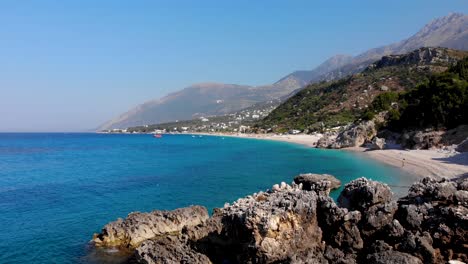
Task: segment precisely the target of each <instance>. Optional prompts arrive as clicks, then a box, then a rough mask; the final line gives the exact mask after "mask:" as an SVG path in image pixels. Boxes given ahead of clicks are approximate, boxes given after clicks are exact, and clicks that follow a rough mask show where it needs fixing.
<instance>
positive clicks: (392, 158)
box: [209, 134, 468, 178]
mask: <svg viewBox="0 0 468 264" xmlns="http://www.w3.org/2000/svg"><path fill="white" fill-rule="evenodd" d="M209 135H218V136H233V137H242V138H255V139H266V140H277V141H284V142H290V143H296V144H301V145H306V146H310V147H315V145H316V144H317V141H318V140H319V139H320V137H321V135H302V134H301V135H273V134H209ZM344 150H348V151H355V152H358V153H362V155H365V156H367V157H370V158H372V159H375V160H378V161H380V162H382V163H385V164H388V165H391V166H394V167H398V168H400V169H402V170H404V171H406V172H408V173H410V174H412V175H415V176H420V177H433V178H439V177H445V178H454V177H458V176H461V175H468V153H456V152H449V151H446V150H441V149H434V150H402V149H385V150H373V151H367V150H366V149H365V148H347V149H344Z"/></svg>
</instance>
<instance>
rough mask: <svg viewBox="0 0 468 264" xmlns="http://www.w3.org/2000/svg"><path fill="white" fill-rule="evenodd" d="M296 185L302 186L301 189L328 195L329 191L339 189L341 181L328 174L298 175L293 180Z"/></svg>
mask: <svg viewBox="0 0 468 264" xmlns="http://www.w3.org/2000/svg"><path fill="white" fill-rule="evenodd" d="M294 182H295V183H296V184H302V189H303V190H306V191H315V192H316V193H319V194H324V195H328V194H329V193H330V190H335V189H338V188H340V186H341V181H340V180H338V179H337V178H335V177H334V176H332V175H330V174H314V173H305V174H300V175H299V176H296V177H295V178H294Z"/></svg>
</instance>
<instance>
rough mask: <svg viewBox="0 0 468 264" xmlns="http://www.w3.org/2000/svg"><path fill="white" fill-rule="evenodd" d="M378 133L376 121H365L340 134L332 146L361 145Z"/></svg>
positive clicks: (335, 147) (336, 147)
mask: <svg viewBox="0 0 468 264" xmlns="http://www.w3.org/2000/svg"><path fill="white" fill-rule="evenodd" d="M375 135H377V130H376V128H375V123H374V121H363V122H360V123H358V124H355V125H352V126H351V127H350V128H348V129H346V130H345V131H343V132H341V133H339V134H338V136H337V137H336V140H335V142H334V143H332V144H331V146H329V147H330V148H334V149H340V148H349V147H360V146H362V145H363V144H364V143H366V142H370V141H371V140H372V138H373V137H374V136H375Z"/></svg>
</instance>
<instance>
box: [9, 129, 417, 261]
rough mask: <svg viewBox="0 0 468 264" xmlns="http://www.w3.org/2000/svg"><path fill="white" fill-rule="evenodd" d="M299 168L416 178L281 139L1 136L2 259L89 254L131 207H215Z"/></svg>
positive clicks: (401, 181) (399, 181)
mask: <svg viewBox="0 0 468 264" xmlns="http://www.w3.org/2000/svg"><path fill="white" fill-rule="evenodd" d="M303 172H313V173H329V174H333V175H335V176H336V177H337V178H339V179H340V180H342V181H343V183H346V182H349V181H350V180H352V179H355V178H357V177H361V176H365V177H368V178H372V179H375V180H380V181H383V182H386V183H388V184H390V185H398V186H400V185H403V186H407V185H409V184H410V183H411V182H412V181H414V177H412V176H410V175H408V174H405V173H403V172H401V171H399V170H397V169H394V168H392V167H389V166H386V165H382V164H380V163H377V162H374V161H373V160H369V159H366V158H365V157H362V156H360V155H356V154H354V153H348V152H345V151H334V150H320V149H310V148H307V147H303V146H300V145H294V144H289V143H283V142H276V141H264V140H255V139H241V138H231V137H226V138H222V137H211V136H203V137H192V136H190V135H164V137H163V138H161V139H156V138H153V137H152V136H151V135H108V134H58V133H54V134H45V133H42V134H31V133H29V134H0V215H1V216H0V237H1V239H0V263H77V262H79V263H84V262H88V260H89V258H88V257H86V255H87V254H88V253H89V252H88V250H87V245H88V241H89V240H90V239H91V237H92V234H93V233H95V232H98V231H99V230H100V228H101V227H102V226H103V225H105V224H106V223H107V222H109V221H113V220H115V219H116V218H118V217H125V216H126V215H127V214H128V213H129V212H131V211H151V210H154V209H174V208H177V207H182V206H188V205H192V204H200V205H204V206H206V207H208V208H209V210H211V209H212V208H214V207H222V206H223V205H224V203H225V202H232V201H234V200H236V199H237V198H239V197H242V196H245V195H247V194H250V193H253V192H257V191H259V190H265V189H268V188H270V187H271V186H272V185H273V184H275V183H279V182H281V181H285V182H288V183H289V182H291V181H292V178H293V177H294V176H295V175H296V174H299V173H303ZM396 190H397V189H396ZM397 191H401V190H397ZM332 195H333V196H335V197H336V196H337V195H338V192H333V194H332Z"/></svg>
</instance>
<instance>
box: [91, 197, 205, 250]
mask: <svg viewBox="0 0 468 264" xmlns="http://www.w3.org/2000/svg"><path fill="white" fill-rule="evenodd" d="M208 217H209V216H208V211H207V210H206V208H205V207H202V206H191V207H186V208H180V209H176V210H173V211H158V210H156V211H153V212H151V213H140V212H135V213H131V214H129V215H128V216H127V218H126V219H125V220H122V219H120V218H119V219H118V220H117V221H114V222H111V223H109V224H107V225H105V226H104V228H103V229H102V231H101V233H100V234H95V235H94V238H93V241H94V243H95V245H96V246H104V247H121V248H136V247H137V246H139V245H140V244H141V243H142V242H143V241H145V240H148V239H152V238H155V237H158V236H163V235H168V234H174V233H180V232H181V231H182V229H183V228H185V227H191V226H196V225H199V224H201V223H203V222H205V221H206V220H207V219H208Z"/></svg>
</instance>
